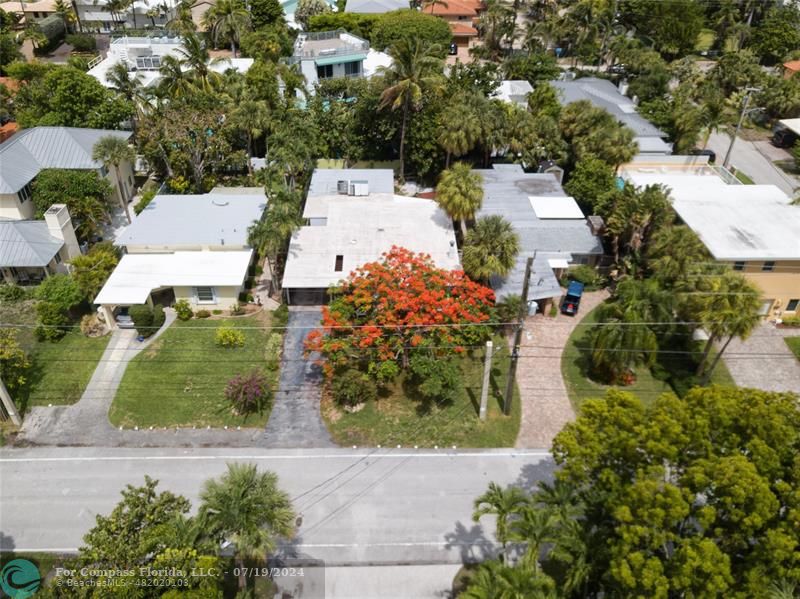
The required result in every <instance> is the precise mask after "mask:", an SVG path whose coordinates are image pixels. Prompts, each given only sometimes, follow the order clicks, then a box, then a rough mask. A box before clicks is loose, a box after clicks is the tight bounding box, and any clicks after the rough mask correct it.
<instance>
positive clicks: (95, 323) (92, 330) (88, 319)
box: [81, 314, 106, 337]
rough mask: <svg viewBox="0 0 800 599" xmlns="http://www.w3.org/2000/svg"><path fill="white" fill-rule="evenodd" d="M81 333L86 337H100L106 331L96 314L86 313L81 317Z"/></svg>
mask: <svg viewBox="0 0 800 599" xmlns="http://www.w3.org/2000/svg"><path fill="white" fill-rule="evenodd" d="M81 333H83V334H84V335H86V336H87V337H102V336H103V335H105V333H106V325H105V323H103V322H102V321H101V320H100V319H99V318H98V317H97V314H86V315H85V316H84V317H83V318H81Z"/></svg>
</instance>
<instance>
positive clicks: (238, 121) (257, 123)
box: [230, 100, 270, 175]
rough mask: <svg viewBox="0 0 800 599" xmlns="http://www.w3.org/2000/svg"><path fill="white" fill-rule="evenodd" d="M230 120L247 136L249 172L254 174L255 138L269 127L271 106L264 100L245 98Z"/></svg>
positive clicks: (232, 113)
mask: <svg viewBox="0 0 800 599" xmlns="http://www.w3.org/2000/svg"><path fill="white" fill-rule="evenodd" d="M230 120H231V125H232V126H233V127H234V128H235V129H237V130H239V131H242V132H243V133H244V135H245V137H246V138H247V158H248V160H247V172H248V173H250V174H251V175H252V174H253V165H252V164H251V162H252V159H253V140H254V139H256V138H258V137H261V136H262V135H263V134H264V133H265V132H266V131H267V130H268V129H269V125H270V114H269V107H268V106H267V103H266V102H265V101H264V100H244V101H242V102H240V103H239V104H238V105H237V106H236V108H235V109H234V110H233V111H232V112H231V116H230Z"/></svg>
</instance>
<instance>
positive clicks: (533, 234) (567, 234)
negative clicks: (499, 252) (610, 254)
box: [474, 164, 603, 299]
mask: <svg viewBox="0 0 800 599" xmlns="http://www.w3.org/2000/svg"><path fill="white" fill-rule="evenodd" d="M474 172H476V173H480V175H481V176H482V177H483V206H482V207H481V209H480V211H479V212H478V214H477V216H478V217H481V216H489V215H492V214H498V215H500V216H502V217H503V218H504V219H506V220H507V221H509V222H510V223H511V224H512V225H513V226H514V230H515V231H516V232H517V235H518V236H519V241H520V248H521V251H520V254H519V256H518V257H517V264H516V265H515V266H514V269H513V270H512V272H511V273H509V275H508V276H507V277H505V279H502V278H499V277H498V278H494V279H492V287H493V288H494V290H495V293H496V295H497V297H498V298H500V299H502V298H503V297H505V296H508V295H512V294H516V295H520V294H521V293H522V283H523V278H524V275H525V262H526V261H527V259H528V257H529V256H533V254H534V251H535V252H536V259H535V260H534V263H533V273H532V275H531V288H530V292H529V295H530V298H531V299H542V298H547V297H559V296H560V295H561V288H560V286H559V284H558V280H557V279H556V277H555V274H554V273H553V269H552V268H551V267H550V265H549V264H548V260H549V259H551V258H561V259H566V260H568V261H571V260H572V258H573V256H587V255H599V254H602V253H603V246H602V244H601V242H600V239H599V238H598V237H597V236H596V235H593V234H592V232H591V229H590V228H589V224H588V222H587V221H586V219H547V220H541V219H539V218H538V217H537V216H536V212H535V211H534V210H533V207H532V206H531V203H530V200H529V199H528V198H529V196H545V197H546V196H552V197H564V196H565V195H566V194H565V193H564V190H563V189H562V188H561V185H560V184H559V183H558V181H557V180H556V178H555V177H554V176H553V175H552V174H540V173H525V172H524V171H523V170H522V167H520V166H519V165H516V164H513V165H509V164H496V165H494V168H493V169H485V170H476V171H474Z"/></svg>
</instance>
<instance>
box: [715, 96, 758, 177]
mask: <svg viewBox="0 0 800 599" xmlns="http://www.w3.org/2000/svg"><path fill="white" fill-rule="evenodd" d="M744 91H745V95H744V102H743V103H742V114H740V115H739V122H738V123H737V125H736V131H734V132H733V138H732V139H731V145H729V146H728V151H727V152H726V153H725V161H724V162H723V163H722V166H723V167H725V168H728V165H729V164H730V163H731V154H732V153H733V144H735V143H736V138H737V137H738V136H739V130H740V129H741V128H742V123H744V117H745V116H747V107H748V106H749V105H750V94H752V93H753V92H760V91H761V88H760V87H746V88H745V89H744Z"/></svg>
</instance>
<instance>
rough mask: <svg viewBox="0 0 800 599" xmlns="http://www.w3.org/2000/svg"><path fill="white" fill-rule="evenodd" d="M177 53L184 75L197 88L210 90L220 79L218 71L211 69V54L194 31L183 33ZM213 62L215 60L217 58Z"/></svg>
mask: <svg viewBox="0 0 800 599" xmlns="http://www.w3.org/2000/svg"><path fill="white" fill-rule="evenodd" d="M177 54H178V60H179V61H180V65H181V67H182V68H183V67H185V68H186V75H187V76H188V77H189V78H190V79H191V80H192V83H193V84H194V85H195V86H196V87H197V88H198V89H200V90H202V91H211V90H212V89H213V88H214V86H215V85H216V84H217V83H219V82H220V81H221V80H222V76H221V75H220V74H219V73H217V72H215V71H213V70H211V68H210V64H211V63H212V60H211V56H210V55H209V54H208V48H206V45H205V44H204V43H203V40H202V39H200V37H199V36H198V35H195V34H194V33H191V34H188V35H185V36H184V37H183V44H182V45H181V47H180V48H178V50H177ZM213 62H217V60H214V61H213Z"/></svg>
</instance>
